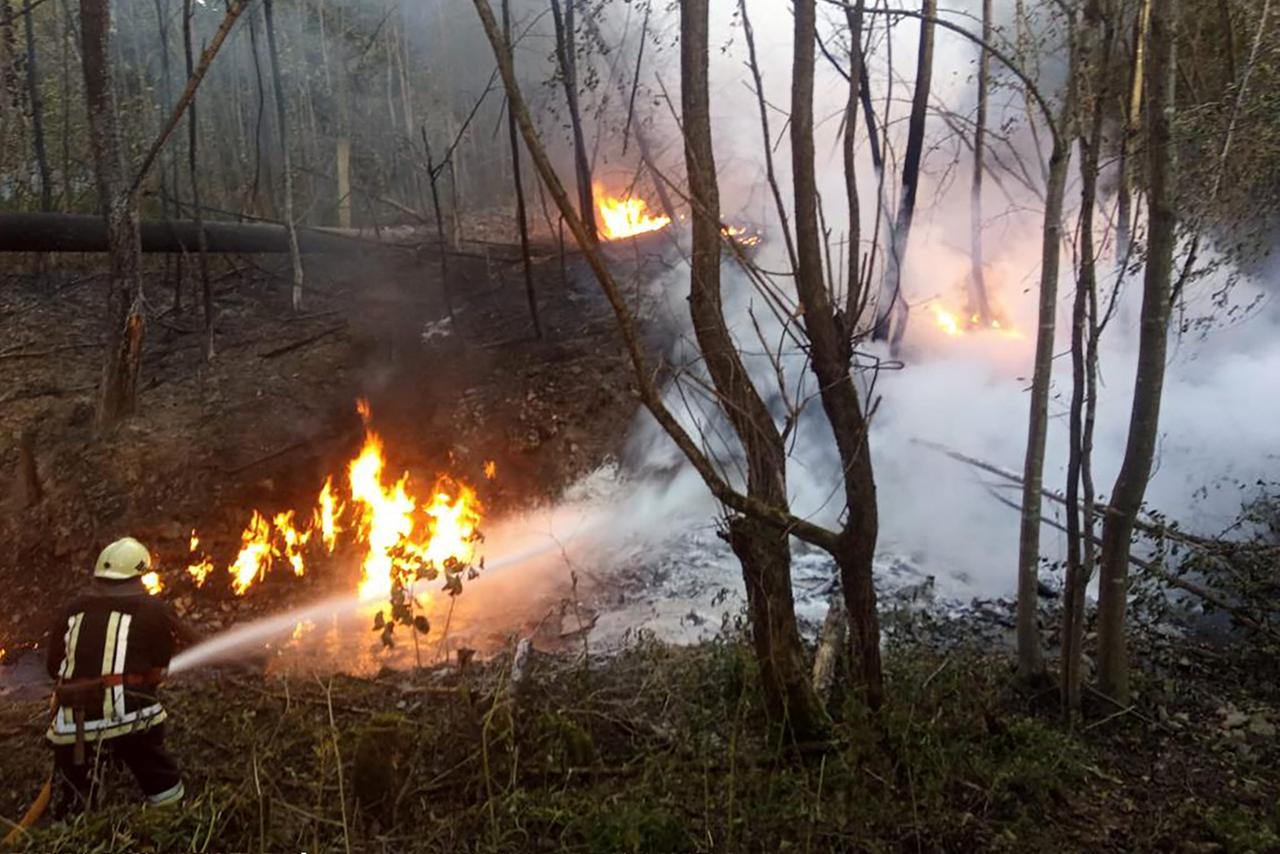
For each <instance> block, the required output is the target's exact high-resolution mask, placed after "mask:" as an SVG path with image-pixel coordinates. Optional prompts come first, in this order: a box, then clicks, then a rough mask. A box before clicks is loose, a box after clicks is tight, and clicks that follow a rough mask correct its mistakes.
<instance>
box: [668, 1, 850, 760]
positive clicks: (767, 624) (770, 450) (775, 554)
mask: <svg viewBox="0 0 1280 854" xmlns="http://www.w3.org/2000/svg"><path fill="white" fill-rule="evenodd" d="M707 7H708V0H686V2H684V3H682V4H681V7H680V69H681V85H680V90H681V91H680V99H681V107H682V116H683V119H684V138H685V164H686V170H687V173H688V177H689V195H690V201H691V215H692V219H693V247H692V258H691V261H690V274H691V284H690V292H689V311H690V314H691V316H692V318H693V327H694V335H695V336H696V338H697V340H698V348H699V350H701V352H702V355H703V358H704V360H705V362H706V365H707V371H708V373H709V374H710V375H711V380H712V382H713V383H714V385H715V388H716V391H717V394H718V396H719V397H720V399H721V400H722V402H723V403H722V406H723V408H724V411H725V413H726V414H727V415H728V417H729V421H730V423H731V424H732V425H733V429H734V432H735V433H736V434H737V436H738V439H739V441H740V442H741V443H742V446H743V449H744V450H745V451H746V458H747V491H748V494H749V495H753V496H755V497H757V498H759V499H760V500H761V501H765V502H768V503H770V504H774V505H779V504H782V505H785V503H786V500H787V493H786V451H785V449H784V446H783V442H782V436H781V434H780V433H779V432H778V429H777V425H776V424H775V423H774V421H773V418H772V416H771V415H770V414H769V410H768V407H767V406H766V405H765V403H764V401H763V400H762V399H761V397H760V395H759V393H758V392H757V390H756V388H755V387H754V386H753V385H752V383H751V380H750V378H749V377H748V375H747V371H746V368H745V367H744V366H743V364H742V361H741V357H740V355H739V353H738V351H737V349H736V348H735V346H734V343H733V338H732V336H731V334H730V332H729V328H728V326H727V325H726V323H725V320H724V313H723V308H722V305H721V298H720V240H721V237H720V191H719V187H718V185H717V182H716V170H715V155H714V150H713V146H712V140H711V105H710V96H709V93H708V88H707V83H708V38H709V33H708V23H707ZM811 73H812V72H811ZM729 543H730V545H731V546H732V547H733V551H734V553H735V554H736V555H737V556H738V559H739V561H740V562H741V564H742V575H743V580H744V582H745V583H746V589H747V603H748V607H749V608H750V611H751V616H752V620H751V623H752V633H753V637H754V639H755V648H756V656H757V658H758V659H759V661H760V669H761V677H762V681H763V683H764V692H765V703H766V705H767V707H768V708H769V712H770V715H771V717H772V719H773V721H774V723H775V724H776V725H779V726H784V727H786V728H788V729H789V730H790V734H791V735H792V737H794V738H796V739H798V740H809V739H812V738H814V737H817V736H818V735H820V734H821V733H822V732H823V731H824V730H825V725H826V715H825V714H824V713H823V711H822V707H821V705H820V703H819V702H818V699H817V695H816V694H815V693H814V691H813V685H812V683H811V682H810V680H809V678H808V673H807V671H806V668H805V664H804V654H803V648H802V646H801V644H800V633H799V629H798V627H797V625H796V618H795V603H794V597H793V595H792V590H791V552H790V547H789V544H788V537H787V534H786V532H785V531H779V530H776V529H772V528H769V527H768V526H766V525H764V524H762V523H761V522H759V521H758V520H754V519H749V518H747V517H744V516H735V517H733V518H732V519H730V522H729Z"/></svg>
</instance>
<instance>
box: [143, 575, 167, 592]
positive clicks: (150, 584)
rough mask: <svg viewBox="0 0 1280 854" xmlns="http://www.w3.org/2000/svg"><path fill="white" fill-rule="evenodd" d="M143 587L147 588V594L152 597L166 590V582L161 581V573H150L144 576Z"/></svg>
mask: <svg viewBox="0 0 1280 854" xmlns="http://www.w3.org/2000/svg"><path fill="white" fill-rule="evenodd" d="M142 586H143V587H145V588H147V592H148V593H150V594H151V595H152V596H154V595H156V594H157V593H159V592H160V591H161V590H164V582H163V581H161V580H160V573H158V572H148V573H147V574H146V575H144V576H142Z"/></svg>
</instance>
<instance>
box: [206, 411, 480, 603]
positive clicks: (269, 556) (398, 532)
mask: <svg viewBox="0 0 1280 854" xmlns="http://www.w3.org/2000/svg"><path fill="white" fill-rule="evenodd" d="M360 414H361V416H362V417H363V418H364V421H365V438H364V444H363V446H362V447H361V449H360V453H359V454H357V455H356V458H355V459H354V460H352V461H351V463H350V464H349V465H348V466H347V471H346V478H345V486H346V489H345V491H344V493H343V494H341V495H340V494H339V487H335V485H334V478H333V477H332V476H330V477H327V478H326V479H325V482H324V486H323V487H321V489H320V493H319V495H318V496H317V497H316V505H315V508H314V510H313V511H312V512H311V513H310V514H309V515H306V514H298V513H296V512H295V511H293V510H287V511H282V512H279V513H276V514H274V515H272V516H270V517H268V516H267V515H265V514H263V513H260V512H259V511H257V510H254V511H252V512H251V514H250V517H249V522H248V524H247V525H246V526H245V528H244V531H243V532H242V533H241V535H240V551H239V553H238V554H237V555H236V558H235V560H234V561H233V562H232V563H231V564H230V565H229V566H228V567H227V573H228V575H229V581H230V585H231V589H232V591H233V592H235V594H236V595H238V596H243V595H244V594H245V593H246V592H247V591H248V590H249V589H250V588H252V587H253V586H254V585H256V584H258V583H259V582H260V581H262V579H263V578H265V577H266V576H267V575H268V574H269V573H270V572H272V571H273V570H274V569H275V568H276V567H277V566H288V567H289V568H290V570H291V571H292V574H293V575H295V576H299V577H301V576H305V575H307V573H308V571H309V569H310V564H309V561H310V560H314V559H315V558H316V557H317V556H318V553H319V554H333V553H334V552H335V551H337V550H339V549H341V550H342V552H343V555H351V556H353V557H357V558H358V560H359V564H360V567H361V577H360V582H359V592H360V596H361V598H363V599H375V598H383V599H385V598H386V597H387V596H389V595H390V594H391V593H392V590H393V588H394V587H395V586H397V584H398V585H401V586H410V584H411V582H412V580H413V579H415V578H419V577H427V578H435V577H437V576H438V575H439V574H440V573H445V574H446V583H450V582H452V581H453V578H452V575H454V574H456V573H459V572H461V571H463V570H465V569H467V568H470V567H471V566H472V565H473V564H474V563H475V562H476V546H477V544H478V543H479V542H480V540H481V535H480V522H481V519H482V514H483V508H482V506H481V504H480V501H479V499H478V498H477V496H476V493H475V490H474V489H472V488H471V487H470V486H468V485H466V484H464V483H462V482H460V481H458V480H456V479H455V478H452V477H449V476H447V475H441V476H440V477H438V478H437V479H436V481H435V483H434V484H433V485H432V487H431V489H430V491H429V492H428V493H426V497H425V498H424V499H422V500H419V499H418V498H417V497H415V495H414V492H413V488H412V484H411V483H410V479H409V474H408V473H407V472H406V473H403V474H401V475H400V476H399V477H398V478H395V479H391V478H388V477H387V476H386V474H385V471H386V457H385V455H384V453H383V442H382V438H381V437H380V436H379V435H378V434H377V433H375V432H374V431H373V430H372V429H370V427H369V410H368V405H367V404H365V403H364V402H363V401H361V402H360ZM486 473H487V472H486ZM199 546H200V539H199V537H198V536H197V534H196V532H195V531H192V532H191V545H190V555H191V557H190V560H191V564H190V565H189V566H188V567H187V572H188V574H190V575H191V576H192V578H193V579H194V580H195V582H196V584H197V585H198V586H203V585H204V583H205V582H206V581H207V580H208V578H209V576H210V574H211V573H212V571H213V569H214V565H213V562H212V561H211V560H210V559H209V558H208V557H207V556H206V555H204V554H202V553H201V551H200V548H199Z"/></svg>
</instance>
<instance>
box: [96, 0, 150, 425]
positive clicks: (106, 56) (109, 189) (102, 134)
mask: <svg viewBox="0 0 1280 854" xmlns="http://www.w3.org/2000/svg"><path fill="white" fill-rule="evenodd" d="M80 38H81V55H82V57H83V65H84V89H85V103H86V106H87V107H88V113H89V139H90V147H91V148H92V150H93V164H94V171H95V173H96V174H97V178H98V195H99V197H100V199H101V205H102V212H103V216H104V217H105V218H106V222H107V243H108V246H109V251H110V255H111V276H110V278H109V279H108V283H107V288H108V290H107V330H106V331H107V335H106V339H107V347H106V354H105V359H104V361H103V367H102V384H101V386H100V388H99V394H98V413H97V418H98V425H99V427H100V428H102V429H108V428H110V427H112V426H114V425H115V423H116V422H117V421H119V420H120V419H121V418H123V417H124V416H127V415H129V414H131V413H132V412H133V411H134V407H135V405H136V401H137V395H138V371H139V369H140V367H141V362H142V335H143V330H144V327H145V319H144V315H143V311H142V277H141V274H140V270H139V268H140V265H141V252H142V245H141V241H140V238H139V233H138V210H137V206H136V204H135V201H134V198H133V195H132V194H131V193H129V192H128V188H127V185H126V184H125V178H124V161H123V156H122V151H121V145H120V127H119V124H118V123H117V116H118V114H117V112H116V105H115V91H114V89H113V87H112V82H111V59H110V57H111V42H110V39H111V4H110V0H80Z"/></svg>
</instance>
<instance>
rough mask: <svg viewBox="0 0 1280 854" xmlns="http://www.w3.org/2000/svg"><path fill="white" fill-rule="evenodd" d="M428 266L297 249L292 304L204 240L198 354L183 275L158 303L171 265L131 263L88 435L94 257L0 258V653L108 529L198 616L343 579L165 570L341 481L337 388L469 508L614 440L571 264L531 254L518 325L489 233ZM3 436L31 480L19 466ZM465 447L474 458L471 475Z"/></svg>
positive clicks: (85, 565)
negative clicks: (139, 359) (139, 364)
mask: <svg viewBox="0 0 1280 854" xmlns="http://www.w3.org/2000/svg"><path fill="white" fill-rule="evenodd" d="M68 258H71V259H73V260H68ZM447 262H448V283H449V287H448V294H447V295H446V293H445V290H444V289H443V288H442V287H441V282H442V276H441V273H442V271H441V268H440V265H439V261H438V256H437V255H434V254H432V253H428V252H422V251H421V250H420V249H419V250H418V251H413V250H402V249H394V250H377V251H358V252H357V251H353V252H352V253H351V254H349V255H342V256H310V257H308V258H307V259H306V268H307V272H308V279H307V283H306V289H305V297H304V304H303V308H302V310H301V311H300V312H297V313H295V312H294V311H293V310H292V308H291V304H290V281H289V279H290V277H289V272H288V268H287V260H282V259H281V258H280V257H239V256H222V257H215V258H214V260H213V268H212V278H213V287H214V294H215V297H214V298H215V304H216V310H217V320H216V340H215V357H214V359H213V360H212V361H211V362H209V363H206V362H205V360H204V359H203V357H202V355H201V340H202V334H201V333H200V331H199V330H200V326H201V320H200V316H199V312H198V307H197V304H196V300H195V296H194V294H193V292H192V287H193V286H192V285H191V284H190V283H188V284H187V285H186V287H184V289H183V294H182V297H183V300H184V302H185V303H186V307H185V308H183V309H180V310H177V311H175V310H174V308H173V302H174V293H173V287H172V285H171V284H170V282H171V281H172V271H171V270H170V271H169V272H168V273H166V269H165V268H166V263H167V264H170V265H172V263H173V262H172V261H171V260H170V261H167V262H166V260H164V259H162V258H159V257H157V256H148V257H147V258H146V266H147V272H146V275H145V283H146V298H147V303H148V306H147V308H148V327H147V335H146V339H145V352H144V356H143V369H142V376H141V380H140V393H139V397H138V412H137V414H136V415H135V416H133V417H131V418H130V419H128V420H127V421H125V422H124V423H123V424H122V425H120V426H119V427H118V428H117V429H116V430H114V431H112V432H111V433H110V434H106V435H104V434H102V433H100V432H99V431H97V430H96V429H95V426H94V401H95V396H94V387H95V385H96V381H97V378H98V376H99V370H100V364H101V346H100V341H101V318H102V316H103V312H104V285H105V282H104V276H103V269H104V267H103V262H102V259H101V258H100V257H94V256H83V257H76V256H60V257H58V258H55V259H54V261H52V262H50V261H46V262H45V265H46V266H45V267H44V268H43V269H39V270H36V269H35V268H34V266H33V265H35V264H36V263H37V261H36V259H14V258H11V259H8V262H7V263H8V268H7V271H6V272H4V273H3V274H0V341H3V342H4V344H3V346H2V347H0V506H3V507H4V512H3V514H0V544H2V545H0V589H3V590H4V591H5V597H4V598H5V602H6V606H5V607H4V608H0V649H8V650H9V651H10V653H11V654H12V653H13V652H14V651H15V650H16V649H20V648H22V647H24V646H29V645H30V644H32V643H34V642H35V641H37V640H38V638H39V636H40V634H41V632H42V631H43V630H44V628H45V627H46V625H47V622H48V619H49V614H50V611H51V609H53V608H54V607H55V605H56V604H57V603H59V602H61V601H64V599H65V598H66V597H67V595H68V594H69V593H70V592H71V591H73V590H75V589H77V588H78V587H80V586H81V585H82V584H83V583H84V582H85V579H86V578H87V576H88V573H89V571H90V569H91V567H92V563H93V560H94V558H95V557H96V554H97V551H98V550H99V549H100V548H101V547H102V546H103V545H104V544H105V543H107V542H110V541H111V540H113V539H115V538H117V537H119V536H123V535H126V534H127V535H131V536H134V537H137V538H139V539H140V540H142V541H143V542H145V543H146V544H147V545H148V546H149V547H150V548H151V550H152V552H153V554H154V556H155V558H156V560H157V563H158V565H159V566H160V567H161V570H162V574H163V578H164V581H165V582H166V585H167V590H166V595H167V596H170V597H172V598H173V599H174V601H175V602H177V603H178V605H179V607H180V610H183V611H185V612H187V613H188V614H189V616H190V617H191V618H192V619H193V620H194V621H195V622H197V623H199V624H202V625H203V627H204V628H216V627H218V626H220V625H222V624H224V623H226V622H230V621H234V620H236V619H240V618H242V617H243V616H244V614H243V612H245V611H257V610H271V609H278V608H279V607H280V606H281V604H282V602H283V603H289V602H294V601H298V600H300V599H303V598H305V597H307V596H309V595H314V593H315V591H314V590H311V589H310V588H312V587H314V586H324V585H334V586H345V587H346V589H350V586H351V582H352V579H349V578H348V579H335V578H326V577H324V574H323V573H316V574H314V575H310V576H308V577H307V578H304V579H294V578H289V579H286V581H288V582H290V583H288V584H285V583H283V582H282V583H281V584H279V585H278V589H275V590H271V589H266V590H255V591H251V593H252V594H253V595H250V596H246V597H244V598H242V599H241V598H236V597H234V596H232V595H231V593H230V589H229V587H228V585H227V583H226V577H225V576H224V575H222V574H221V573H216V574H215V577H214V578H212V579H211V580H210V582H209V583H207V584H206V586H205V587H204V588H203V589H201V590H200V591H199V592H198V595H197V594H195V592H194V591H193V586H192V584H191V581H190V579H188V578H187V577H186V576H185V575H184V574H183V573H182V572H181V567H183V566H185V565H186V563H187V559H188V552H189V537H190V535H191V532H192V530H193V529H194V530H198V531H199V532H200V537H201V540H202V544H201V545H202V548H207V550H208V552H209V553H211V555H212V556H213V558H214V560H215V563H216V564H217V565H218V566H224V565H226V563H227V562H229V560H230V559H231V558H232V557H233V556H234V554H235V552H236V551H237V550H238V548H239V545H240V541H239V537H240V531H241V530H242V529H243V528H244V526H245V523H246V521H247V519H248V514H249V511H250V508H259V509H261V510H262V511H263V512H264V513H271V512H277V511H280V510H284V509H287V508H293V507H296V508H299V510H300V511H301V512H308V508H310V507H312V506H314V502H315V497H316V494H317V492H318V490H319V487H320V485H321V484H322V483H323V481H324V478H325V476H326V475H328V474H334V475H336V476H337V478H341V476H342V474H343V472H344V467H345V464H346V463H347V461H349V460H350V459H351V458H352V457H353V456H354V454H355V452H356V451H357V450H358V448H359V446H360V443H361V442H362V437H363V431H362V425H361V421H360V418H359V416H358V415H357V412H356V400H357V399H358V398H364V399H367V400H368V401H369V403H370V405H371V408H372V412H373V428H374V429H375V430H376V431H377V432H378V433H380V434H381V435H382V436H383V438H384V439H385V446H386V454H387V457H388V469H389V470H390V473H389V474H390V475H391V476H394V474H395V473H398V472H401V471H408V472H409V473H410V475H411V477H412V479H413V481H414V482H418V483H422V482H424V481H425V482H427V483H429V482H430V481H431V479H433V478H434V477H435V476H436V475H437V474H439V473H448V474H451V475H454V476H456V477H460V478H462V479H464V480H466V481H467V482H469V483H472V484H477V485H478V489H479V491H480V494H481V497H482V500H483V502H484V504H485V506H486V511H487V514H488V515H499V514H501V513H502V512H504V511H506V510H509V509H512V508H515V507H521V506H527V505H530V504H536V503H538V502H540V501H544V500H548V499H550V498H553V497H554V496H555V495H556V494H557V493H558V492H559V491H560V490H561V489H563V488H564V486H565V485H566V484H568V483H570V482H572V481H573V480H574V479H575V478H576V477H578V476H579V475H581V474H582V473H584V472H586V471H588V470H590V469H592V468H594V467H596V466H598V465H599V464H600V463H601V461H602V460H604V459H605V458H606V457H608V456H609V455H610V454H612V453H614V452H615V451H616V450H617V447H618V444H619V440H620V437H622V436H624V435H625V433H626V427H627V425H628V423H629V422H630V421H631V419H632V417H633V415H634V411H635V401H634V397H633V396H632V394H631V392H630V385H629V375H628V371H629V367H628V365H627V364H626V363H625V362H624V360H623V358H622V354H621V350H620V347H619V345H618V344H617V342H616V333H615V331H614V326H613V320H612V315H611V314H610V313H609V311H608V306H607V305H606V304H605V303H604V302H603V300H602V299H601V298H600V297H599V296H598V291H597V290H596V289H595V287H594V284H593V283H592V282H591V281H590V280H586V279H584V280H582V281H578V279H579V278H580V277H578V276H577V272H576V265H575V264H574V262H573V259H572V258H570V259H569V261H568V262H567V264H566V267H565V268H562V266H561V259H560V258H559V256H558V254H557V253H555V252H554V251H544V252H543V253H542V254H541V255H540V256H538V257H537V258H535V268H534V280H535V288H536V290H537V293H538V297H539V309H540V315H541V323H542V325H543V331H544V335H543V337H542V338H541V339H538V338H537V337H536V336H535V335H534V334H533V327H532V324H531V321H530V316H529V309H528V305H527V300H526V295H525V288H524V281H523V275H522V272H521V265H520V263H519V260H518V255H513V254H512V252H511V250H510V248H509V247H506V246H502V245H497V244H493V245H490V244H485V243H480V242H472V243H467V244H464V246H463V248H462V251H461V252H460V253H459V254H455V255H452V256H450V257H449V258H448V259H447ZM51 264H57V265H58V266H50V265H51ZM566 271H567V273H568V275H567V276H566V275H564V273H565V272H566ZM446 296H447V300H446ZM449 302H451V303H452V305H453V308H454V320H453V321H452V322H449V321H447V318H448V316H449V311H448V303H449ZM442 328H443V329H447V330H448V331H449V334H443V335H442V334H438V333H439V332H440V331H441V329H442ZM432 330H434V331H435V332H436V333H437V334H431V333H432ZM24 436H25V443H26V447H28V448H30V450H31V457H32V459H33V461H34V464H35V471H36V480H37V481H38V487H37V488H36V489H35V490H33V489H32V488H31V484H30V479H29V478H26V477H24V476H23V468H24V467H23V465H22V459H21V458H22V456H23V454H22V452H21V450H20V448H21V447H22V445H23V444H24ZM486 460H492V461H494V462H495V463H496V466H497V473H498V475H497V477H496V478H495V479H494V480H493V481H492V482H486V480H485V477H484V474H483V465H484V462H485V461H486ZM272 581H273V577H272V576H269V577H268V579H267V586H268V587H270V586H271V584H272Z"/></svg>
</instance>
